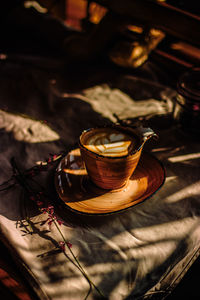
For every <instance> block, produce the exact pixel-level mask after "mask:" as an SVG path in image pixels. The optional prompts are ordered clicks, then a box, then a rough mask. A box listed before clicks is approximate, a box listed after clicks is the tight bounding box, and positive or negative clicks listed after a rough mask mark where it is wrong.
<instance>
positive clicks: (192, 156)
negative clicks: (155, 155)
mask: <svg viewBox="0 0 200 300" xmlns="http://www.w3.org/2000/svg"><path fill="white" fill-rule="evenodd" d="M198 158H200V153H190V154H185V155H179V156H174V157H169V158H168V160H169V161H170V162H172V163H175V162H181V161H185V160H191V159H198Z"/></svg>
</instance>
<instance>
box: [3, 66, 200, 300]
mask: <svg viewBox="0 0 200 300" xmlns="http://www.w3.org/2000/svg"><path fill="white" fill-rule="evenodd" d="M95 71H96V73H98V68H96V69H95ZM105 72H106V70H105ZM66 73H67V72H66ZM92 76H93V73H91V74H90V73H89V74H87V75H84V76H83V77H81V76H80V74H79V76H78V77H76V76H72V75H71V74H70V73H69V74H68V73H67V74H65V75H64V74H62V73H53V72H52V73H50V72H46V71H45V70H39V69H34V68H29V67H27V66H20V65H17V64H9V63H7V64H4V65H1V73H0V77H1V80H0V104H1V107H0V109H1V110H0V135H1V143H0V156H1V163H0V168H1V172H0V174H1V175H0V179H1V183H2V182H4V181H7V180H8V179H9V178H10V177H11V176H12V167H11V164H10V160H11V158H12V157H15V161H16V162H17V164H18V166H19V168H21V169H22V170H25V169H27V168H30V167H32V166H33V165H35V164H36V163H38V162H40V161H46V159H48V157H49V155H50V154H54V153H60V152H62V151H64V152H66V153H67V152H68V151H69V149H72V148H73V147H76V146H77V141H78V137H79V135H80V133H81V132H82V130H84V129H87V128H89V127H93V126H98V125H104V124H110V123H112V122H116V121H117V120H118V119H121V120H122V119H123V120H129V121H134V122H137V121H138V120H139V121H143V122H145V123H148V125H149V126H151V127H153V129H154V130H155V131H156V132H157V133H158V134H159V139H158V140H157V141H152V142H151V141H150V142H149V143H148V145H147V146H145V147H146V151H149V152H151V153H152V154H153V155H154V156H156V157H157V158H158V159H159V160H160V162H161V163H162V164H163V166H164V167H165V170H166V180H165V182H164V184H163V186H162V187H161V188H160V189H159V190H158V191H157V192H156V193H155V194H154V195H153V196H152V197H150V198H148V199H146V201H144V202H142V203H140V204H138V205H136V206H133V207H132V208H130V209H128V210H125V211H122V212H118V213H114V214H110V215H105V216H84V215H81V214H77V213H75V212H72V211H70V210H68V209H67V208H65V207H63V203H61V201H60V199H59V198H58V195H57V194H56V192H55V189H54V173H55V168H56V163H55V164H54V165H53V166H52V167H51V168H50V169H49V170H47V171H46V172H42V173H41V174H39V175H38V176H36V177H35V180H36V181H37V182H39V184H40V185H41V186H43V187H45V190H46V191H48V193H49V195H50V197H51V198H52V200H53V203H54V207H55V210H56V213H57V216H58V218H59V219H60V220H63V222H64V223H63V224H62V225H61V227H60V228H61V230H62V233H63V235H64V237H65V239H66V240H67V241H69V242H70V243H71V244H72V248H71V249H72V250H73V252H74V255H75V256H76V257H77V258H78V259H79V261H80V263H81V265H82V266H83V267H84V269H85V271H86V272H87V274H88V275H89V276H90V278H91V279H92V281H93V282H94V283H95V284H96V286H98V288H99V289H100V290H101V291H102V293H103V294H104V296H105V297H106V299H111V300H115V299H116V300H122V299H150V298H151V299H153V297H154V296H155V295H156V296H157V297H158V295H159V298H156V299H162V298H164V296H165V295H166V294H167V293H168V292H170V291H171V290H172V289H173V288H174V287H175V286H176V285H177V283H178V282H179V280H180V279H181V278H182V276H183V275H184V273H185V272H186V271H187V269H188V268H189V266H190V265H191V264H192V262H193V261H194V260H195V258H196V257H197V256H198V255H199V247H200V181H199V180H200V178H199V166H200V146H199V143H198V142H196V141H195V140H194V139H192V138H191V137H189V136H187V135H185V134H184V133H183V132H182V131H181V130H180V129H179V127H178V126H177V125H176V124H174V123H173V122H171V119H170V122H168V123H165V121H166V117H169V118H170V117H171V115H172V113H173V108H174V102H173V97H174V96H175V95H176V92H175V91H174V90H173V89H171V88H170V87H167V86H164V85H162V84H159V83H158V82H156V81H155V77H153V78H152V77H150V78H149V79H147V78H145V79H143V78H141V77H136V76H128V77H127V76H125V75H119V74H115V75H113V74H112V76H110V79H109V80H108V78H107V77H105V76H104V73H103V71H102V68H101V70H99V76H100V79H101V80H100V81H98V80H96V82H95V80H94V79H97V78H96V77H95V78H93V80H91V77H92ZM96 76H97V75H96ZM25 215H26V216H28V217H29V223H30V224H31V227H30V225H29V224H28V223H27V221H26V220H25ZM46 219H47V216H46V214H43V213H41V212H40V211H38V209H37V207H36V205H35V203H33V202H32V201H31V200H30V199H28V200H26V201H25V200H24V192H23V190H22V188H21V187H20V186H19V185H15V186H13V187H12V188H10V189H9V190H6V191H3V192H1V193H0V234H1V235H0V236H1V239H2V241H3V242H4V243H5V244H6V246H7V247H8V249H9V251H10V252H11V253H12V255H13V257H14V258H15V259H16V261H17V263H18V264H19V265H20V266H21V267H22V269H23V272H24V276H27V278H28V279H29V281H30V283H31V285H32V287H33V289H34V290H35V292H36V293H37V295H38V296H39V298H40V299H45V300H46V299H52V300H66V299H68V300H70V299H72V300H76V299H77V300H80V299H84V297H86V295H87V293H88V291H89V285H88V282H87V281H86V279H85V278H84V276H83V275H82V274H81V272H80V271H79V270H78V269H77V267H75V266H74V264H73V263H72V262H71V261H70V260H69V259H68V258H67V257H66V256H65V255H64V254H63V253H62V252H60V251H59V248H58V243H59V242H60V241H62V238H61V236H60V233H59V231H58V230H57V229H56V228H55V226H54V225H52V226H51V230H49V225H48V223H47V222H45V221H46ZM66 253H67V255H69V256H70V255H71V254H70V251H69V249H68V250H66ZM70 257H71V256H70ZM100 298H101V297H100ZM100 298H99V295H98V292H97V291H96V290H95V289H92V291H91V293H90V295H89V297H88V299H100Z"/></svg>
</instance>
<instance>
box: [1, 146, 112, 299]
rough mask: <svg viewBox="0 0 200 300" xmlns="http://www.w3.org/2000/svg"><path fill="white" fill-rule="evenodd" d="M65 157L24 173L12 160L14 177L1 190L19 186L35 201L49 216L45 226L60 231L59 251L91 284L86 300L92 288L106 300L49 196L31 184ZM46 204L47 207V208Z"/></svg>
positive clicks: (57, 158)
mask: <svg viewBox="0 0 200 300" xmlns="http://www.w3.org/2000/svg"><path fill="white" fill-rule="evenodd" d="M64 155H65V153H64V152H63V153H62V154H59V155H55V154H54V155H52V154H50V157H49V158H48V159H47V160H46V161H44V162H38V163H37V165H36V166H33V167H32V168H30V169H28V170H26V171H24V172H22V171H21V170H20V169H19V167H18V166H17V164H16V161H15V159H14V158H12V159H11V165H12V168H13V175H12V176H11V178H10V179H9V180H7V181H5V182H4V183H2V184H0V186H2V189H0V191H5V190H8V189H10V188H12V187H13V186H15V185H16V184H19V185H20V186H21V187H22V188H23V190H24V191H25V193H26V194H27V196H28V199H29V200H31V201H34V202H35V203H36V205H37V207H38V209H39V211H41V213H43V214H47V219H46V221H45V222H44V223H43V224H45V223H47V224H48V226H49V229H50V230H51V226H52V225H54V226H55V227H56V229H57V230H58V232H59V234H60V237H61V239H62V240H61V241H59V242H58V247H59V249H60V250H61V251H62V253H63V254H64V255H65V256H66V257H67V258H68V259H69V260H70V261H71V262H72V263H73V264H74V265H75V266H76V267H77V268H78V269H79V271H80V272H81V273H82V275H83V276H84V277H85V279H86V280H87V282H88V284H89V290H88V293H87V295H86V297H85V300H86V299H87V298H88V296H89V295H90V293H91V291H92V288H94V289H95V290H96V291H97V292H98V293H99V295H100V296H101V298H102V299H106V298H105V296H104V295H103V293H102V292H101V291H100V290H99V289H98V287H97V286H96V285H95V284H94V283H93V281H92V280H91V279H90V277H89V276H88V274H87V273H86V271H85V270H84V268H83V266H82V265H81V263H80V262H79V260H78V258H77V257H76V256H75V254H74V252H73V250H72V244H71V243H70V241H68V240H66V238H65V236H64V234H63V232H62V230H61V228H60V227H61V225H62V224H63V221H62V220H60V219H59V218H58V217H57V216H56V214H55V210H54V207H53V205H52V204H50V203H49V199H48V194H46V193H44V191H41V190H40V191H36V190H35V189H33V187H32V185H31V184H30V183H29V182H30V181H34V177H35V176H36V175H38V174H40V173H41V172H43V171H47V170H48V166H49V165H51V164H52V163H54V162H55V161H58V160H60V159H61V158H62V157H63V156H64ZM38 186H40V184H38ZM40 187H41V186H40ZM43 190H44V189H43ZM45 204H46V206H45ZM26 221H27V223H28V224H29V225H30V228H31V223H30V220H29V217H28V216H26ZM28 233H32V230H29V231H28ZM66 249H68V252H69V254H70V255H71V257H70V256H69V254H67V252H66Z"/></svg>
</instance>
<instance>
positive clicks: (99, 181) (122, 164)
mask: <svg viewBox="0 0 200 300" xmlns="http://www.w3.org/2000/svg"><path fill="white" fill-rule="evenodd" d="M112 128H113V129H115V130H117V131H118V132H119V133H124V134H127V135H129V136H130V137H131V138H132V139H133V141H134V147H132V149H131V151H130V152H128V154H126V155H123V156H120V155H118V156H104V155H102V154H99V153H96V152H93V151H91V150H89V149H88V148H87V147H86V144H85V141H86V140H87V139H88V135H94V134H95V130H96V129H97V128H90V129H88V130H85V131H83V132H82V134H81V136H80V138H79V147H80V151H81V156H82V159H83V161H84V163H85V167H86V170H87V172H88V175H89V177H90V179H91V180H92V182H93V183H94V184H95V185H96V186H98V187H100V188H101V189H106V190H108V189H109V190H115V189H120V188H122V187H124V186H125V185H126V183H127V182H128V180H129V178H130V177H131V176H132V174H133V172H134V170H135V168H136V167H137V164H138V162H139V159H140V156H141V153H142V149H143V146H144V143H145V142H146V140H147V139H149V138H150V137H152V136H155V133H154V132H153V131H152V130H151V129H150V128H143V127H141V128H136V129H135V128H134V129H133V128H131V127H124V126H121V125H115V126H112V127H103V130H108V131H110V130H111V129H112Z"/></svg>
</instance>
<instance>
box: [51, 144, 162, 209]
mask: <svg viewBox="0 0 200 300" xmlns="http://www.w3.org/2000/svg"><path fill="white" fill-rule="evenodd" d="M164 181H165V170H164V168H163V166H162V164H161V163H160V162H159V160H157V159H156V158H155V157H153V156H152V155H150V154H147V153H145V152H143V153H142V155H141V158H140V162H139V164H138V166H137V168H136V170H135V171H134V173H133V175H132V177H131V179H130V180H129V181H128V183H127V184H126V186H124V187H123V188H121V189H119V190H103V189H101V188H98V187H97V186H95V185H94V184H93V183H92V181H91V180H90V178H89V177H88V175H87V171H86V169H85V166H84V163H83V161H82V158H81V155H80V150H79V148H77V149H74V150H72V151H70V152H69V153H68V155H67V156H65V157H64V158H63V159H62V160H61V162H60V163H59V165H58V167H57V169H56V174H55V186H56V190H57V193H58V195H59V197H60V199H61V200H62V201H63V202H64V203H65V204H66V207H67V208H70V209H72V210H74V211H76V212H79V213H84V214H96V215H97V214H110V213H114V212H119V211H121V210H124V209H127V208H129V207H132V206H134V205H135V204H137V203H140V202H142V201H144V200H145V199H147V198H149V197H150V196H152V195H153V194H154V193H155V192H156V191H157V190H158V189H159V188H160V187H161V186H162V185H163V183H164Z"/></svg>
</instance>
